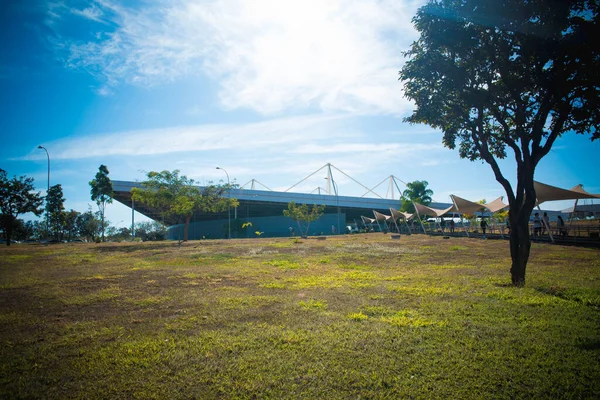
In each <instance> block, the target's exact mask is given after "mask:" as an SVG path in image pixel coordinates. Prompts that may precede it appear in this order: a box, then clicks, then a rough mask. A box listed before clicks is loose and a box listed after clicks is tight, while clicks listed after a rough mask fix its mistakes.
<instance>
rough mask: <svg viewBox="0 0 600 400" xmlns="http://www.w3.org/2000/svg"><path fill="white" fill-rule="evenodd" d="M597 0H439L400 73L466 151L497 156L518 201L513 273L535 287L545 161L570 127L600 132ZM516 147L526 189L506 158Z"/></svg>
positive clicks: (415, 119)
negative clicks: (532, 220)
mask: <svg viewBox="0 0 600 400" xmlns="http://www.w3.org/2000/svg"><path fill="white" fill-rule="evenodd" d="M598 22H599V21H598V4H597V2H596V1H592V0H572V1H548V0H528V1H525V0H460V1H458V0H431V1H429V2H428V3H427V4H426V5H425V6H423V7H421V8H420V9H419V10H418V12H417V14H416V16H415V17H414V18H413V23H414V25H415V27H416V29H417V30H418V31H419V33H420V38H419V39H418V40H417V41H415V42H414V43H413V44H412V46H411V48H410V49H409V50H408V51H407V52H406V53H405V56H407V57H408V61H407V62H406V64H405V65H404V67H403V68H402V70H401V71H400V79H401V80H402V81H404V90H405V95H406V97H408V98H409V99H411V100H413V101H414V102H415V104H416V109H415V110H414V111H413V113H412V115H410V116H409V117H408V118H407V119H406V120H407V121H408V122H411V123H425V124H428V125H430V126H432V127H434V128H438V129H440V130H441V131H442V132H443V144H444V145H445V146H446V147H448V148H450V149H458V152H459V154H460V156H461V157H463V158H467V159H469V160H472V161H474V160H483V161H485V162H486V163H488V164H489V165H490V166H491V168H492V170H493V173H494V176H495V178H496V180H497V181H498V182H499V183H500V184H501V185H502V186H503V187H504V189H505V191H506V194H507V198H508V201H509V205H510V213H509V219H510V224H511V227H512V229H511V236H510V247H511V257H512V267H511V275H512V281H513V283H514V284H515V285H524V284H525V268H526V265H527V260H528V258H529V250H530V241H529V234H528V226H527V224H528V221H529V217H530V214H531V211H532V210H533V207H534V204H535V201H536V195H535V189H534V187H533V177H534V172H535V168H536V167H537V165H538V163H539V162H540V160H541V159H542V158H543V157H544V156H545V155H546V154H548V152H549V151H550V149H551V148H552V146H553V144H554V143H555V141H556V139H557V138H559V137H560V136H561V135H563V134H565V133H567V132H574V133H577V134H586V135H589V136H590V137H591V138H592V139H597V138H598V137H600V134H599V133H598V130H597V128H598V126H599V125H600V124H599V123H600V96H599V87H600V86H599V82H600V46H599V45H598V41H597V38H598V37H600V28H599V24H598ZM507 151H509V152H512V154H513V157H514V159H515V161H516V163H517V177H516V178H517V179H516V187H513V185H512V184H511V181H510V180H509V179H508V178H507V177H505V176H504V174H503V172H502V171H501V169H500V166H499V164H498V159H503V158H505V157H507V156H508V152H507Z"/></svg>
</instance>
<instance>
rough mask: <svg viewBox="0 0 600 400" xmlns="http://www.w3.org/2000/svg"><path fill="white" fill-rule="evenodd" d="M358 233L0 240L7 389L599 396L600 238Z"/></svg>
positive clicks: (194, 394) (0, 318) (39, 393)
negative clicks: (515, 242)
mask: <svg viewBox="0 0 600 400" xmlns="http://www.w3.org/2000/svg"><path fill="white" fill-rule="evenodd" d="M509 268H510V256H509V252H508V242H506V241H500V240H479V239H467V238H451V239H447V240H445V239H443V238H441V237H427V236H424V235H413V236H402V238H401V239H400V240H390V237H389V236H388V235H382V234H369V235H365V234H361V235H351V236H340V237H328V238H327V239H326V240H315V239H302V240H297V239H291V238H280V239H249V240H231V241H224V240H215V241H201V242H200V241H198V242H189V243H186V244H184V245H183V246H182V247H178V246H177V243H173V242H168V243H166V242H165V243H135V244H133V243H132V244H129V243H123V244H113V243H105V244H71V245H67V244H65V245H54V246H40V245H14V246H10V247H9V248H5V247H3V248H0V307H1V308H0V342H1V343H0V344H1V346H0V398H2V399H10V398H60V399H62V398H82V399H83V398H85V399H89V398H105V399H135V398H139V399H150V398H160V399H178V398H181V399H188V398H207V399H212V398H220V399H229V398H257V399H260V398H273V399H282V398H306V399H316V398H322V399H323V398H327V399H349V398H354V399H358V398H386V399H395V398H426V399H430V398H473V399H480V398H485V399H491V398H502V399H509V398H517V399H518V398H552V399H556V398H567V399H576V398H589V399H593V398H599V397H600V251H598V250H596V249H585V248H576V247H562V246H553V245H548V244H536V243H534V244H533V246H532V254H531V258H530V262H529V266H528V271H527V287H526V288H521V289H517V288H513V287H511V286H509V285H507V284H508V283H509V282H510V275H509Z"/></svg>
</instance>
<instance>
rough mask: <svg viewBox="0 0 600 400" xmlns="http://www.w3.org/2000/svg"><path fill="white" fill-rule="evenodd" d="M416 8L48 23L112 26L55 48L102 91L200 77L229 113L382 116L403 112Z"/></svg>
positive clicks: (180, 5) (177, 8) (107, 14)
mask: <svg viewBox="0 0 600 400" xmlns="http://www.w3.org/2000/svg"><path fill="white" fill-rule="evenodd" d="M420 3H421V1H394V0H371V1H357V0H337V1H321V0H302V1H270V0H220V1H200V2H198V1H192V0H179V1H174V2H157V3H152V2H149V3H144V7H143V8H142V7H140V8H129V7H125V6H122V5H120V3H113V2H111V1H108V0H99V1H97V2H95V3H92V4H91V5H90V7H87V8H84V9H82V10H79V9H74V8H68V7H64V8H59V7H52V8H51V9H50V11H49V14H50V13H51V14H52V16H53V18H52V20H53V21H55V20H57V19H58V18H59V15H57V14H58V13H59V12H61V11H62V12H67V10H68V12H71V13H76V14H78V15H80V16H83V17H85V18H87V19H89V20H93V21H104V20H110V26H107V27H106V30H105V31H101V32H98V34H97V35H96V36H97V37H98V38H99V39H98V40H82V38H77V37H72V36H71V37H66V36H59V39H58V40H57V41H56V45H57V48H59V49H61V51H63V52H66V54H67V55H66V56H65V62H66V64H67V65H69V66H71V67H73V68H82V69H86V70H88V71H90V72H91V73H93V74H94V75H96V76H98V77H101V78H102V79H103V80H104V81H105V83H106V84H108V85H113V86H114V85H118V84H120V83H122V82H125V83H129V84H140V85H153V84H157V83H162V82H165V81H172V80H175V79H178V78H180V77H182V76H187V75H196V74H200V75H205V76H208V77H210V78H211V79H213V80H215V81H216V82H218V85H219V88H220V89H219V93H218V98H219V99H220V101H221V104H222V105H223V107H225V108H229V109H236V108H249V109H253V110H256V111H258V112H260V113H263V114H273V113H279V112H282V111H286V110H294V109H295V110H298V109H311V108H312V109H314V108H317V109H320V110H325V111H348V112H354V113H363V114H364V113H367V114H379V113H399V112H403V111H406V110H408V109H409V108H410V106H409V104H408V102H407V101H406V100H405V99H403V98H402V90H401V86H400V84H399V83H398V81H397V77H398V70H399V69H400V67H401V66H402V63H403V58H402V55H401V52H402V51H403V50H405V49H407V48H408V45H409V44H410V42H411V41H412V40H414V39H415V38H416V34H415V33H414V31H413V29H412V26H411V23H410V19H411V17H412V15H414V11H415V10H416V7H417V6H418V5H419V4H420ZM96 28H97V27H96ZM57 31H58V32H60V30H58V29H57Z"/></svg>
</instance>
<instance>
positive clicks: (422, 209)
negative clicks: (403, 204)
mask: <svg viewBox="0 0 600 400" xmlns="http://www.w3.org/2000/svg"><path fill="white" fill-rule="evenodd" d="M413 205H414V206H415V211H416V212H417V216H420V215H421V214H423V215H427V216H428V217H435V218H437V217H441V216H442V215H444V214H447V213H448V212H450V211H452V210H454V205H452V206H450V207H448V208H446V209H445V210H440V209H437V208H431V207H427V206H424V205H423V204H419V203H415V202H413ZM420 222H421V228H423V232H425V233H427V230H426V229H425V225H423V221H420ZM436 225H437V222H436Z"/></svg>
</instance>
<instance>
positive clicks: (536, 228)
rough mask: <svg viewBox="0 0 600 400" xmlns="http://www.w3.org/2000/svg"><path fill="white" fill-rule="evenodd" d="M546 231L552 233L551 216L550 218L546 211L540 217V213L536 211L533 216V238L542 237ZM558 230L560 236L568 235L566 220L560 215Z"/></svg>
mask: <svg viewBox="0 0 600 400" xmlns="http://www.w3.org/2000/svg"><path fill="white" fill-rule="evenodd" d="M546 231H548V234H549V233H550V218H548V213H546V212H545V213H544V216H543V217H542V218H540V213H535V215H534V216H533V232H532V237H533V239H536V238H539V237H541V236H542V235H544V234H545V233H546ZM556 231H557V233H558V234H559V235H560V236H567V229H566V226H565V221H564V220H563V218H562V217H561V216H560V215H559V216H558V217H557V219H556Z"/></svg>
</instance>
